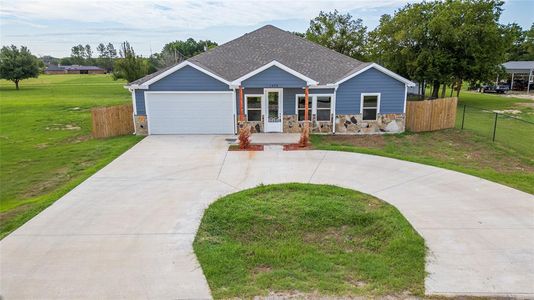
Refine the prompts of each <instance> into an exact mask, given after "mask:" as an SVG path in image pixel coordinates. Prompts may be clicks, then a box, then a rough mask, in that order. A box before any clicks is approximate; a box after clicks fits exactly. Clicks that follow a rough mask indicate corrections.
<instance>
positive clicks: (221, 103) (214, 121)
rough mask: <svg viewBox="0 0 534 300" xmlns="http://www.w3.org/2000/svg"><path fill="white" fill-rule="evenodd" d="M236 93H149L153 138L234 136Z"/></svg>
mask: <svg viewBox="0 0 534 300" xmlns="http://www.w3.org/2000/svg"><path fill="white" fill-rule="evenodd" d="M232 99H233V97H232V93H154V94H151V93H147V97H146V106H147V116H148V128H149V133H150V134H233V133H234V121H233V100H232Z"/></svg>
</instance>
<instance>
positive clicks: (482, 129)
mask: <svg viewBox="0 0 534 300" xmlns="http://www.w3.org/2000/svg"><path fill="white" fill-rule="evenodd" d="M456 127H457V128H460V129H467V130H471V131H473V132H475V133H477V134H479V135H482V136H485V137H487V138H488V139H490V140H492V141H493V142H499V143H500V144H503V145H504V146H506V147H509V148H511V149H514V150H516V151H518V152H521V153H525V154H527V155H528V154H532V152H533V151H534V150H533V149H534V123H532V122H529V121H526V120H523V119H520V118H517V117H514V116H510V115H507V114H502V113H498V112H495V111H492V110H487V109H482V108H478V107H473V106H469V105H465V104H464V105H462V106H459V107H458V113H457V118H456Z"/></svg>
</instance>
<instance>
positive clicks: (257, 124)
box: [237, 121, 263, 134]
mask: <svg viewBox="0 0 534 300" xmlns="http://www.w3.org/2000/svg"><path fill="white" fill-rule="evenodd" d="M245 124H246V125H248V126H250V133H260V132H263V122H261V121H237V133H238V134H239V131H240V130H241V128H243V126H245Z"/></svg>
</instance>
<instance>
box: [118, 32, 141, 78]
mask: <svg viewBox="0 0 534 300" xmlns="http://www.w3.org/2000/svg"><path fill="white" fill-rule="evenodd" d="M147 73H148V62H147V60H146V59H144V58H142V57H141V56H138V55H136V54H135V51H134V49H133V48H132V46H130V43H128V42H127V41H126V42H124V43H122V45H121V50H120V58H118V59H117V60H116V61H115V64H114V67H113V78H114V79H115V80H117V79H119V78H122V79H125V80H126V81H128V82H132V81H134V80H137V79H139V78H141V77H143V76H145V75H147Z"/></svg>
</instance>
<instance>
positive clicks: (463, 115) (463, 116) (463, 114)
mask: <svg viewBox="0 0 534 300" xmlns="http://www.w3.org/2000/svg"><path fill="white" fill-rule="evenodd" d="M466 106H467V104H464V112H463V113H462V130H463V129H464V120H465V107H466Z"/></svg>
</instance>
